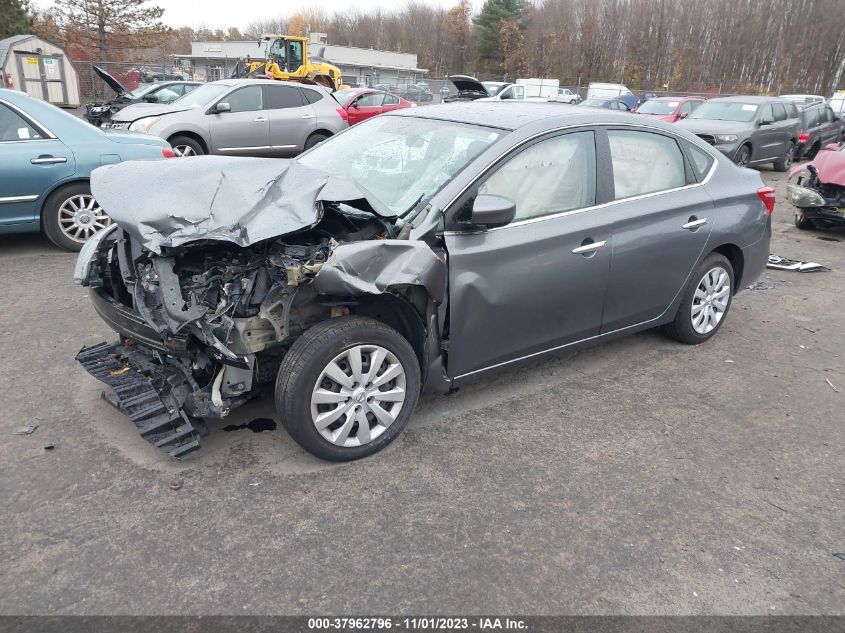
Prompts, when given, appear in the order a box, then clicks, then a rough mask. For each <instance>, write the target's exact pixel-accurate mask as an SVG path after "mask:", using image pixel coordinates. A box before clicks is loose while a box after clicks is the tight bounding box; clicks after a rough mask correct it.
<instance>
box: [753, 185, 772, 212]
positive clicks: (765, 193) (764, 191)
mask: <svg viewBox="0 0 845 633" xmlns="http://www.w3.org/2000/svg"><path fill="white" fill-rule="evenodd" d="M757 195H758V196H760V200H762V201H763V205H764V206H765V207H766V213H768V214H769V215H771V214H772V211H774V210H775V190H774V189H772V188H771V187H760V188H759V189H758V190H757Z"/></svg>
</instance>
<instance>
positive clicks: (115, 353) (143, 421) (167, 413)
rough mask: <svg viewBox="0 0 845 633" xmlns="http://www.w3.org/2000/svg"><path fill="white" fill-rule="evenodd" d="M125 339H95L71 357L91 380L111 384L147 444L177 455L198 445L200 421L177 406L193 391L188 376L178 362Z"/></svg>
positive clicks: (201, 425) (182, 454)
mask: <svg viewBox="0 0 845 633" xmlns="http://www.w3.org/2000/svg"><path fill="white" fill-rule="evenodd" d="M133 347H134V346H130V345H126V344H120V343H116V344H109V343H100V344H98V345H92V346H90V347H83V348H82V349H81V350H80V352H79V353H78V354H77V355H76V360H78V361H79V362H80V364H81V365H82V366H83V367H84V368H85V370H86V371H87V372H88V373H89V374H91V375H92V376H93V377H94V378H96V379H97V380H100V381H102V382H104V383H105V384H107V385H108V386H109V387H111V388H112V390H113V391H114V393H115V395H116V396H117V401H116V402H112V401H111V400H110V402H112V404H115V405H116V406H117V408H118V409H119V410H120V411H122V412H123V413H125V414H126V415H127V416H129V418H130V419H131V420H132V422H134V423H135V426H136V427H137V428H138V432H139V433H140V434H141V437H143V438H144V439H145V440H147V441H148V442H149V443H150V444H152V445H153V446H155V447H156V448H159V449H161V450H163V451H164V452H166V453H168V454H169V455H171V456H173V457H176V458H182V457H185V456H186V455H188V454H190V453H192V452H194V451H196V450H197V449H199V447H200V429H202V430H203V433H204V432H205V427H204V425H203V422H202V421H201V420H199V419H198V418H192V417H191V416H189V415H188V414H187V413H186V412H185V411H184V410H183V408H182V407H183V403H184V401H185V399H186V398H187V397H188V395H189V394H190V393H191V392H193V391H194V389H193V386H192V385H191V381H190V379H189V377H187V376H186V375H185V374H184V372H183V371H181V370H180V369H179V368H178V367H172V366H168V365H161V364H157V363H154V362H152V357H151V356H150V355H149V354H148V353H145V352H142V351H138V350H135V349H133Z"/></svg>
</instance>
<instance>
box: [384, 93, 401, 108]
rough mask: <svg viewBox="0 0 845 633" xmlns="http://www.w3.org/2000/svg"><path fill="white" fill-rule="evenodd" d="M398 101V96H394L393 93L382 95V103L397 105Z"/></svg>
mask: <svg viewBox="0 0 845 633" xmlns="http://www.w3.org/2000/svg"><path fill="white" fill-rule="evenodd" d="M398 103H399V97H395V96H393V95H384V105H386V106H389V105H397V104H398Z"/></svg>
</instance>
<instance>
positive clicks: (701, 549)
mask: <svg viewBox="0 0 845 633" xmlns="http://www.w3.org/2000/svg"><path fill="white" fill-rule="evenodd" d="M763 175H764V177H765V178H766V179H767V180H768V181H769V182H770V183H773V184H775V185H776V186H777V188H778V196H779V199H780V200H783V197H784V187H783V183H784V180H785V178H784V175H783V174H775V173H774V172H771V171H764V172H763ZM774 224H775V230H774V237H773V245H772V250H773V252H775V253H777V254H780V255H784V256H787V257H791V258H800V259H805V260H815V261H818V262H820V263H822V264H825V265H827V266H829V267H830V268H832V270H831V272H827V273H820V274H805V275H801V274H798V273H787V272H783V273H781V272H775V271H767V274H766V275H765V276H764V277H763V279H762V281H763V284H760V286H761V288H760V289H757V290H754V291H746V292H743V293H742V294H740V295H739V296H738V297H737V298H736V300H735V302H734V304H733V309H732V312H731V314H730V315H729V317H728V320H727V322H726V325H725V326H724V328H723V329H722V331H721V332H720V333H719V334H718V335H717V336H716V337H715V338H714V339H713V340H712V341H711V342H710V343H708V344H706V345H704V346H701V347H686V346H683V345H678V344H675V343H672V342H670V341H668V340H666V339H664V338H662V337H661V336H660V335H658V334H656V333H654V332H647V333H644V334H640V335H636V336H633V337H631V338H628V339H625V340H621V341H618V342H615V343H612V344H608V345H605V346H602V347H599V348H595V349H592V350H589V351H585V352H582V353H578V354H570V355H569V356H566V357H562V358H560V359H557V360H554V361H550V362H545V363H542V364H537V365H534V366H532V367H528V368H526V369H521V370H518V371H512V372H509V373H506V374H502V375H499V376H496V377H494V378H489V379H487V380H486V381H484V382H482V383H480V384H478V385H475V386H473V387H471V388H468V389H464V390H461V391H460V392H458V393H456V394H453V395H450V396H426V397H424V398H423V399H422V402H421V404H420V405H419V408H418V411H417V414H416V417H415V418H414V419H413V420H412V422H411V424H410V425H409V427H408V429H407V430H406V432H405V433H404V434H403V435H402V436H400V438H399V439H398V440H397V441H396V442H394V444H393V445H392V446H390V447H389V448H388V449H387V450H385V451H383V452H382V453H379V454H377V455H375V456H374V457H371V458H369V459H366V460H363V461H360V462H357V463H351V464H343V465H336V464H328V463H324V462H320V461H317V460H316V459H314V458H312V457H311V456H309V455H308V454H306V453H304V452H303V451H302V450H301V449H299V448H298V446H296V445H295V444H294V443H293V442H292V440H290V439H289V438H288V437H287V435H286V434H285V433H284V431H283V430H282V429H281V427H280V428H279V429H278V430H276V431H267V432H263V433H252V432H250V431H249V430H247V429H244V430H239V431H235V432H223V431H219V430H218V431H217V432H215V433H212V435H211V437H209V438H207V439H206V440H205V443H204V449H203V451H202V453H200V454H199V455H198V456H197V457H196V458H195V459H193V460H191V461H189V462H183V463H179V462H173V461H169V460H168V458H166V457H165V456H164V455H162V454H160V453H158V452H156V451H155V450H153V449H152V448H151V447H150V446H149V445H147V444H146V443H145V442H144V441H143V440H141V438H140V437H139V436H138V434H137V433H136V431H135V429H134V427H133V425H132V424H131V422H130V421H129V420H128V419H125V418H124V417H123V416H121V415H120V414H119V413H117V412H116V411H115V410H113V409H112V408H111V407H110V405H108V404H107V403H105V402H104V401H103V400H102V399H101V398H100V393H101V391H102V388H101V385H100V383H98V382H96V381H95V380H94V379H93V378H91V377H89V376H88V375H87V374H86V373H85V372H84V371H83V370H82V369H81V368H80V367H79V366H77V364H76V363H75V361H74V360H73V357H74V354H75V353H76V352H77V351H78V350H79V348H80V347H82V346H83V345H84V344H89V343H92V342H98V341H102V340H108V339H111V337H112V334H111V332H110V331H109V330H108V329H107V328H106V326H105V325H104V324H103V323H102V322H101V321H100V320H99V319H98V318H97V317H96V316H95V314H94V311H93V310H92V308H91V307H90V305H89V303H88V299H87V296H86V293H85V291H84V290H83V289H81V288H79V287H76V286H74V284H73V282H72V280H71V271H72V266H73V262H74V259H75V257H74V256H73V255H71V254H66V253H60V252H57V251H56V250H55V249H53V248H52V247H51V246H50V245H49V244H48V243H47V242H46V240H45V239H43V238H40V237H37V236H6V237H2V238H0V271H2V272H0V278H2V285H3V290H4V296H5V301H4V302H2V304H0V375H2V376H3V378H4V380H5V384H6V389H5V391H4V402H3V411H4V413H3V415H2V424H0V491H1V492H2V502H3V507H5V508H6V510H5V511H4V512H3V514H2V518H0V528H2V531H3V539H2V543H1V544H0V559H2V560H3V561H4V562H3V576H4V581H3V582H2V583H0V613H3V614H104V613H113V614H163V613H182V614H241V613H249V614H314V613H343V612H345V613H355V614H372V613H416V614H420V613H444V612H452V613H489V612H496V613H509V612H510V613H520V614H562V613H582V614H586V613H591V614H592V613H596V614H598V613H624V614H700V613H711V614H785V613H788V614H821V613H824V614H843V613H845V560H841V559H839V558H837V557H834V556H833V553H834V552H842V551H845V531H843V525H845V512H844V511H843V510H845V502H843V490H845V481H843V475H845V459H843V455H845V453H843V446H844V445H845V413H843V405H845V334H843V318H845V315H844V314H843V312H844V311H843V308H845V300H843V288H845V231H830V232H799V231H798V230H797V229H795V228H794V227H793V226H792V217H791V209H790V208H789V207H788V206H787V205H786V204H785V203H784V202H780V203H778V205H777V208H776V210H775V216H774ZM826 379H828V380H830V382H831V383H832V384H833V385H834V386H835V387H837V388H838V389H839V392H836V391H834V389H832V388H831V387H830V386H829V385H828V384H827V382H826ZM273 416H274V413H273V410H272V403H271V402H269V401H267V402H257V403H254V404H252V405H250V406H249V407H248V408H246V409H243V410H240V411H238V412H237V414H236V415H233V417H232V418H231V419H230V420H231V421H228V422H227V424H239V423H242V422H248V421H250V420H252V419H254V418H258V417H273ZM26 424H37V425H38V429H37V430H36V431H35V432H34V433H33V434H32V435H29V436H16V435H13V434H12V433H13V431H14V429H15V428H17V427H20V426H22V425H26ZM49 443H55V445H56V446H55V449H53V450H50V451H48V450H45V449H44V446H45V445H46V444H49ZM174 480H176V481H179V482H181V488H180V489H178V490H175V491H174V490H172V489H171V487H170V484H171V482H173V481H174Z"/></svg>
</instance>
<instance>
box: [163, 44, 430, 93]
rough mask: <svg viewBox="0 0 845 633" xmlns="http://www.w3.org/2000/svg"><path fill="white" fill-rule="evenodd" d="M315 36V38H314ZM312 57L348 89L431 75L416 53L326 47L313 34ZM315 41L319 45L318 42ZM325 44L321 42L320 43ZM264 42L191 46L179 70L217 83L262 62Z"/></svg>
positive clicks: (178, 58) (179, 61)
mask: <svg viewBox="0 0 845 633" xmlns="http://www.w3.org/2000/svg"><path fill="white" fill-rule="evenodd" d="M315 36H316V37H315ZM311 39H312V42H311V43H309V44H308V55H309V57H319V58H322V59H324V60H325V61H327V62H330V63H332V64H334V65H335V66H337V67H338V68H340V72H341V74H342V75H343V83H345V84H347V85H361V86H365V85H370V86H372V85H375V84H388V85H401V84H406V83H414V82H415V81H417V80H418V79H420V78H421V77H422V76H423V75H424V74H425V73H427V72H428V71H427V70H426V69H425V68H418V67H417V56H416V54H414V53H394V52H392V51H377V50H373V49H369V48H355V47H352V46H334V45H332V44H325V43H324V42H325V40H324V39H322V38H320V34H318V33H312V34H311ZM315 40H316V42H315ZM321 40H322V42H321ZM264 46H265V43H264V42H256V41H254V40H252V41H249V42H191V54H190V55H175V56H174V57H175V58H176V64H177V66H180V67H182V68H183V69H185V70H186V71H187V70H189V69H190V71H191V72H192V73H193V76H194V78H195V79H199V80H200V81H215V80H217V79H226V78H228V77H229V76H231V74H232V71H233V70H234V68H235V64H236V63H237V61H238V59H241V58H243V59H245V58H246V57H251V58H253V59H255V58H263V57H264Z"/></svg>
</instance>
